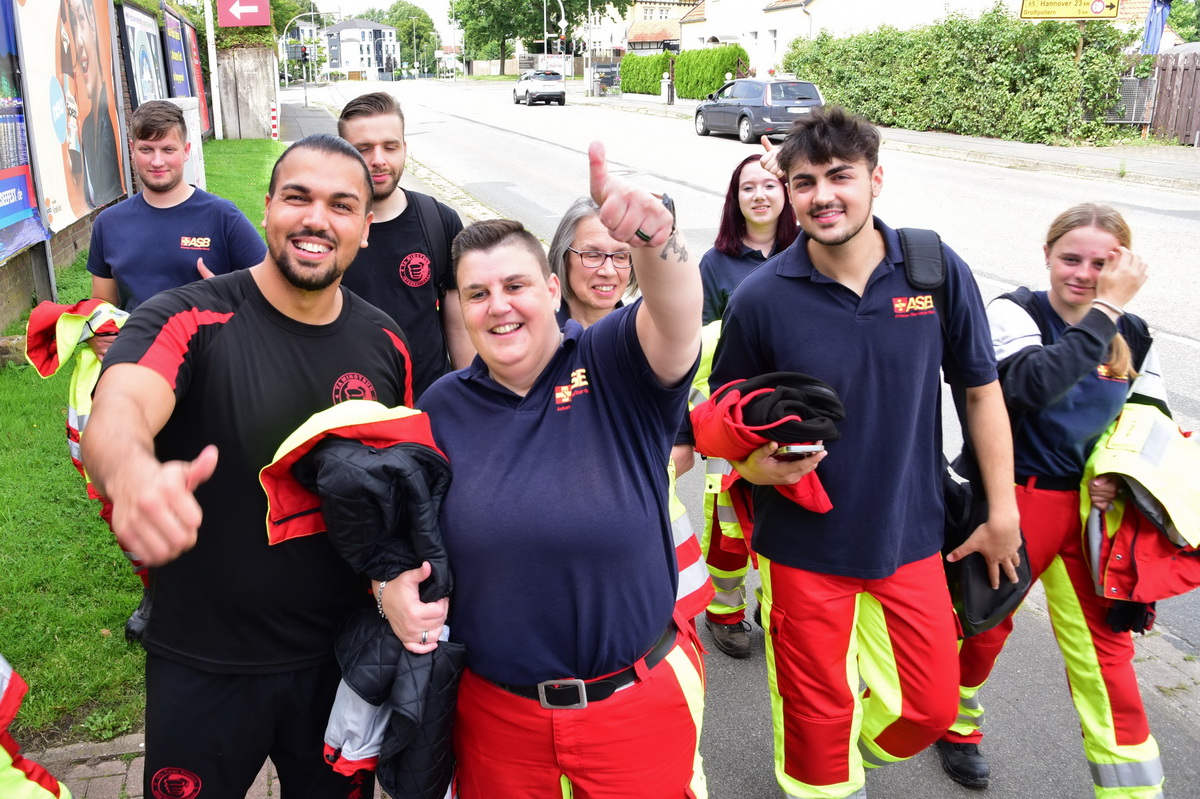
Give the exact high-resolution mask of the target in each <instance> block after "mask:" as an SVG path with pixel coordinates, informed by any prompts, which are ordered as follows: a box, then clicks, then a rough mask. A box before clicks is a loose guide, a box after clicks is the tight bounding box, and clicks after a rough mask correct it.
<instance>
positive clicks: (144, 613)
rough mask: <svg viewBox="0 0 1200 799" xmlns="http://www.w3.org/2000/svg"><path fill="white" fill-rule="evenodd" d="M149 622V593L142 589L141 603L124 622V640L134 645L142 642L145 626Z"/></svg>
mask: <svg viewBox="0 0 1200 799" xmlns="http://www.w3.org/2000/svg"><path fill="white" fill-rule="evenodd" d="M149 621H150V592H149V591H147V590H145V589H142V601H141V602H139V603H138V606H137V608H136V609H135V610H134V611H133V613H132V614H131V615H130V616H129V621H127V622H125V640H126V641H128V642H129V643H131V644H132V643H135V642H137V641H141V640H142V636H143V635H145V633H146V624H147V623H148V622H149Z"/></svg>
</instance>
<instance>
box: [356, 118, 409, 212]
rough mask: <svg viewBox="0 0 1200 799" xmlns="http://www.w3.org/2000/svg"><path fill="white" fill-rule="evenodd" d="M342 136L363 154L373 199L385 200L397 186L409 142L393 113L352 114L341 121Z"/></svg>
mask: <svg viewBox="0 0 1200 799" xmlns="http://www.w3.org/2000/svg"><path fill="white" fill-rule="evenodd" d="M342 138H344V139H345V140H346V141H348V142H350V144H351V145H352V146H353V147H354V149H356V150H358V152H359V153H360V154H361V155H362V157H363V160H365V161H366V162H367V166H368V167H369V168H370V170H371V187H372V190H373V191H374V194H375V200H376V201H377V202H378V201H380V200H386V199H387V198H388V197H391V196H392V193H393V192H395V191H396V187H397V186H399V185H400V178H401V176H403V175H404V162H405V159H406V158H407V156H408V145H407V144H405V141H404V123H402V122H401V121H400V117H399V116H397V115H396V114H375V115H373V116H362V117H353V118H351V119H347V120H344V121H343V122H342Z"/></svg>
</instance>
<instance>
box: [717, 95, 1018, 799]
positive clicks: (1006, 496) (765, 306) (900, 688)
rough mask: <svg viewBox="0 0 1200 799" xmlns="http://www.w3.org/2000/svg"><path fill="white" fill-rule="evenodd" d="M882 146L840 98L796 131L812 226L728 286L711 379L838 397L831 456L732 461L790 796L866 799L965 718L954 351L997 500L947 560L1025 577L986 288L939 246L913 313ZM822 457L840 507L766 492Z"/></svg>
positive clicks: (798, 171) (803, 214)
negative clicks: (947, 490) (814, 505)
mask: <svg viewBox="0 0 1200 799" xmlns="http://www.w3.org/2000/svg"><path fill="white" fill-rule="evenodd" d="M878 152H879V134H878V131H876V130H875V129H874V128H873V127H872V126H871V125H870V124H869V123H868V122H867V121H866V120H864V119H862V118H861V117H853V116H850V115H848V114H846V113H845V112H844V111H842V110H841V109H840V108H833V109H830V110H829V111H828V112H827V113H824V114H814V115H813V116H812V117H809V118H806V119H804V120H801V121H799V122H798V123H797V125H796V127H795V128H793V130H792V132H791V133H789V134H788V138H787V140H786V141H785V143H784V144H783V145H782V147H781V149H780V150H779V151H778V153H777V157H778V164H779V167H780V168H781V169H782V171H783V172H784V173H785V174H786V178H787V181H788V184H787V185H788V191H789V194H790V199H791V202H792V207H793V208H794V209H795V211H796V217H797V219H798V221H799V223H800V226H801V228H802V229H803V233H802V235H801V237H800V238H799V239H797V240H796V242H795V244H793V245H792V246H791V247H789V248H788V249H787V250H786V251H784V252H783V253H781V254H780V255H779V256H777V257H776V258H774V259H772V260H771V261H770V262H768V263H767V264H765V265H763V267H761V268H760V269H758V270H756V271H755V272H754V273H753V274H751V275H750V276H748V277H747V278H746V279H745V281H743V283H742V285H741V286H740V287H739V289H738V291H737V292H736V293H735V294H734V295H733V297H732V300H731V302H730V304H729V307H728V310H727V311H726V314H725V324H724V330H723V332H722V337H721V342H720V344H719V345H718V347H717V353H716V359H715V363H714V365H713V373H712V379H711V385H712V386H713V387H714V388H715V387H718V386H721V385H724V384H725V383H728V382H729V381H731V380H735V379H739V378H749V377H754V376H757V375H761V374H766V373H769V372H776V371H794V372H804V373H807V374H810V375H813V376H814V377H818V378H820V379H822V380H824V381H826V382H828V383H829V384H831V385H832V386H833V387H834V388H835V389H836V390H837V392H838V394H839V395H840V396H841V399H842V402H843V403H844V405H845V407H846V418H845V420H844V421H843V422H841V423H840V424H839V425H838V427H839V429H840V431H841V433H842V436H841V438H840V439H838V440H837V441H835V442H830V443H829V445H828V450H827V451H826V452H823V453H820V454H818V455H815V456H813V457H810V458H808V459H807V460H805V461H798V462H797V461H793V462H784V461H780V460H777V459H775V458H774V457H772V455H773V453H774V451H775V449H776V448H777V445H776V444H774V443H769V444H766V445H764V446H763V447H761V448H760V449H758V450H756V451H755V452H754V453H752V454H751V455H750V456H749V457H748V458H747V459H746V460H745V461H738V462H735V463H734V464H733V466H734V468H735V469H736V470H737V471H738V473H739V474H740V475H741V476H742V477H743V478H745V479H746V480H748V481H750V482H751V483H754V484H755V485H756V488H755V491H754V511H755V525H754V538H753V543H754V549H755V551H756V552H757V553H758V554H759V565H760V568H761V572H762V581H763V590H764V595H765V596H764V602H763V619H764V623H765V624H766V627H767V658H768V661H769V664H770V670H769V675H770V687H771V694H772V721H773V724H774V727H775V740H776V751H775V773H776V777H777V779H778V781H779V783H780V785H781V786H782V788H783V790H784V792H785V794H786V795H788V796H791V797H820V799H837V798H839V797H859V796H865V788H864V786H865V773H864V766H868V767H871V766H879V765H883V764H885V763H889V762H894V761H898V760H903V759H905V758H908V757H911V756H912V755H914V754H916V753H917V752H919V751H921V750H922V749H924V748H925V747H927V746H929V744H931V743H933V741H934V740H935V739H937V738H938V736H939V735H941V734H942V732H943V731H944V730H945V729H946V728H947V727H949V725H950V724H951V723H952V722H953V720H954V717H955V713H956V712H957V707H958V688H957V685H956V684H955V680H956V676H957V674H958V670H957V647H956V638H957V636H956V627H955V621H954V613H953V610H952V607H951V603H950V597H949V594H948V592H947V590H946V581H945V577H944V576H943V573H942V563H941V555H940V549H941V546H942V529H943V508H942V487H941V476H940V470H941V468H942V460H941V457H942V456H941V448H942V440H941V416H940V411H941V403H940V397H941V379H940V371H939V370H940V367H941V364H942V360H943V357H944V355H946V356H952V357H953V358H954V359H955V361H956V363H957V366H958V371H959V372H960V373H961V375H962V379H963V384H964V387H965V389H966V395H967V419H968V427H969V433H970V435H971V439H972V441H974V442H975V444H976V451H977V453H978V455H979V461H980V464H981V470H982V472H983V480H984V485H985V487H986V492H987V498H988V500H989V503H990V508H991V515H990V517H989V519H988V521H987V523H986V524H984V525H982V526H981V527H980V528H979V529H978V530H977V531H976V532H975V534H974V535H972V536H971V538H970V539H969V540H968V541H967V542H966V543H965V544H963V546H962V547H960V548H959V549H958V550H956V551H955V552H954V553H953V554H951V555H950V556H949V557H951V558H952V559H958V558H961V557H964V556H965V555H966V554H968V553H969V552H973V551H979V552H982V553H983V554H984V555H985V557H986V558H987V561H988V564H989V569H990V571H991V573H992V581H993V584H998V580H999V579H1000V571H1001V569H1002V568H1003V571H1004V572H1006V573H1007V574H1008V575H1009V578H1010V579H1015V572H1014V568H1015V565H1016V560H1017V548H1018V546H1019V544H1020V536H1019V533H1018V529H1017V509H1016V503H1015V500H1014V499H1013V493H1012V489H1011V482H1012V480H1011V473H1012V443H1011V437H1010V434H1009V427H1008V416H1007V414H1006V412H1005V409H1004V401H1003V398H1002V396H1001V393H1000V386H999V383H998V381H997V379H996V378H997V375H996V364H995V360H994V357H993V355H992V347H991V341H990V336H989V333H988V324H987V318H986V316H985V315H984V309H983V303H982V301H981V299H980V296H979V290H978V288H977V286H976V285H975V282H974V280H973V279H972V277H971V274H970V271H969V269H968V267H967V265H966V264H965V263H963V261H962V260H961V259H959V258H958V256H957V255H955V254H954V253H953V252H952V251H951V250H950V249H949V248H947V249H946V251H945V253H946V262H947V276H946V282H945V287H944V291H945V297H946V302H945V305H946V307H945V308H938V309H937V310H936V312H933V311H932V309H930V310H913V309H925V308H929V305H930V303H925V302H912V301H911V298H920V297H921V296H922V293H921V292H919V291H917V290H915V289H913V288H912V286H911V285H910V284H909V283H908V280H907V278H906V276H905V270H904V265H903V254H902V252H901V249H900V242H899V237H898V234H897V233H896V232H895V231H894V230H892V229H891V228H889V227H887V226H886V225H884V224H883V222H881V221H880V220H879V219H876V218H874V217H873V216H872V214H871V208H872V204H873V201H874V198H875V197H876V196H878V194H879V191H880V189H881V188H882V187H883V169H882V167H880V166H879V165H878ZM938 314H943V315H944V317H945V329H946V333H945V334H943V332H942V324H941V321H940V320H939V318H938ZM947 337H948V341H947ZM947 346H948V347H949V350H950V352H949V353H945V352H944V350H945V349H946V347H947ZM818 465H819V466H818ZM814 468H817V469H818V471H817V473H818V474H819V475H820V478H821V483H822V485H823V486H824V487H825V489H826V491H827V492H828V494H829V497H830V499H831V500H832V502H833V509H832V510H831V511H829V512H828V513H824V514H820V513H814V512H812V511H808V510H806V509H804V508H802V507H800V506H799V505H797V504H795V503H793V502H791V501H790V500H788V499H786V498H785V497H784V496H783V495H782V494H780V493H779V492H778V491H776V490H775V489H774V488H772V487H771V486H773V485H779V484H788V483H793V482H796V481H797V480H798V479H799V478H800V477H801V476H803V475H804V474H806V473H807V472H809V471H811V470H812V469H814ZM759 486H761V487H759ZM860 678H861V679H862V681H863V682H865V683H866V685H867V688H868V691H867V695H865V696H863V697H860V696H859V680H860Z"/></svg>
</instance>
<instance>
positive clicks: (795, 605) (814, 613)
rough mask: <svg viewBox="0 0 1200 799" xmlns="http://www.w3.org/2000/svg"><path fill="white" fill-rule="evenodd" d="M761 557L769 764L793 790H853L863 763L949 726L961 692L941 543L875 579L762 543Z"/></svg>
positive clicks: (888, 756) (920, 745) (827, 794)
mask: <svg viewBox="0 0 1200 799" xmlns="http://www.w3.org/2000/svg"><path fill="white" fill-rule="evenodd" d="M759 569H760V571H761V573H762V575H763V589H764V613H763V616H764V620H765V622H766V625H767V667H768V679H769V682H770V686H771V693H772V697H771V699H772V722H773V724H774V727H775V741H776V747H775V775H776V778H777V779H778V781H779V784H780V786H782V788H783V790H784V792H785V793H786V794H787V795H788V796H795V797H819V798H820V799H834V798H835V797H849V796H855V795H857V792H858V791H859V790H861V789H862V787H863V785H864V783H865V773H864V770H863V768H864V765H865V766H879V765H883V764H885V763H889V762H894V761H898V760H903V759H905V758H909V757H912V756H913V755H915V754H916V753H917V752H920V751H921V750H922V749H924V748H925V747H927V746H929V745H930V744H931V743H933V742H934V741H935V740H936V739H937V738H938V737H939V736H940V735H941V734H942V733H944V732H945V731H946V729H947V728H948V727H949V726H950V724H951V722H953V721H954V714H955V707H956V706H957V703H958V696H957V686H956V682H957V679H958V669H957V667H956V664H955V658H956V655H957V651H956V650H957V637H958V636H957V625H956V623H955V619H954V611H953V609H952V607H951V604H950V595H949V593H948V592H947V590H946V578H945V575H944V573H943V571H942V562H941V556H940V555H933V556H930V557H928V558H925V559H923V560H920V561H917V562H915V563H909V564H907V565H905V566H902V567H901V568H900V569H899V570H897V571H896V572H895V573H894V574H892V575H891V576H889V577H886V578H883V579H878V580H868V579H860V578H853V577H838V576H834V575H829V574H819V573H817V572H811V571H806V570H804V569H795V568H790V567H787V566H782V565H780V564H778V563H772V562H770V561H769V560H768V559H767V558H765V557H763V556H762V554H761V553H760V554H759ZM860 678H861V679H862V681H863V682H864V683H866V686H867V691H866V692H865V693H864V694H863V695H862V696H861V697H860V695H859V679H860Z"/></svg>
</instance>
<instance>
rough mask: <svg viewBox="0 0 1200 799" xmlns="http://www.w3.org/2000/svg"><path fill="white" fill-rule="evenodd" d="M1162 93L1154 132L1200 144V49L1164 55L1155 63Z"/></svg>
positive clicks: (1186, 142) (1156, 101) (1156, 111)
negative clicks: (1197, 51) (1192, 51)
mask: <svg viewBox="0 0 1200 799" xmlns="http://www.w3.org/2000/svg"><path fill="white" fill-rule="evenodd" d="M1154 77H1155V78H1156V79H1157V81H1158V97H1157V99H1156V100H1155V105H1154V119H1153V121H1152V122H1151V123H1150V126H1151V128H1152V129H1153V130H1154V135H1156V136H1163V137H1168V138H1172V137H1173V138H1176V139H1178V140H1179V141H1180V142H1182V143H1184V144H1191V145H1193V146H1196V145H1197V144H1200V53H1184V54H1182V55H1160V56H1159V57H1158V59H1157V61H1156V62H1155V65H1154Z"/></svg>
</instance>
